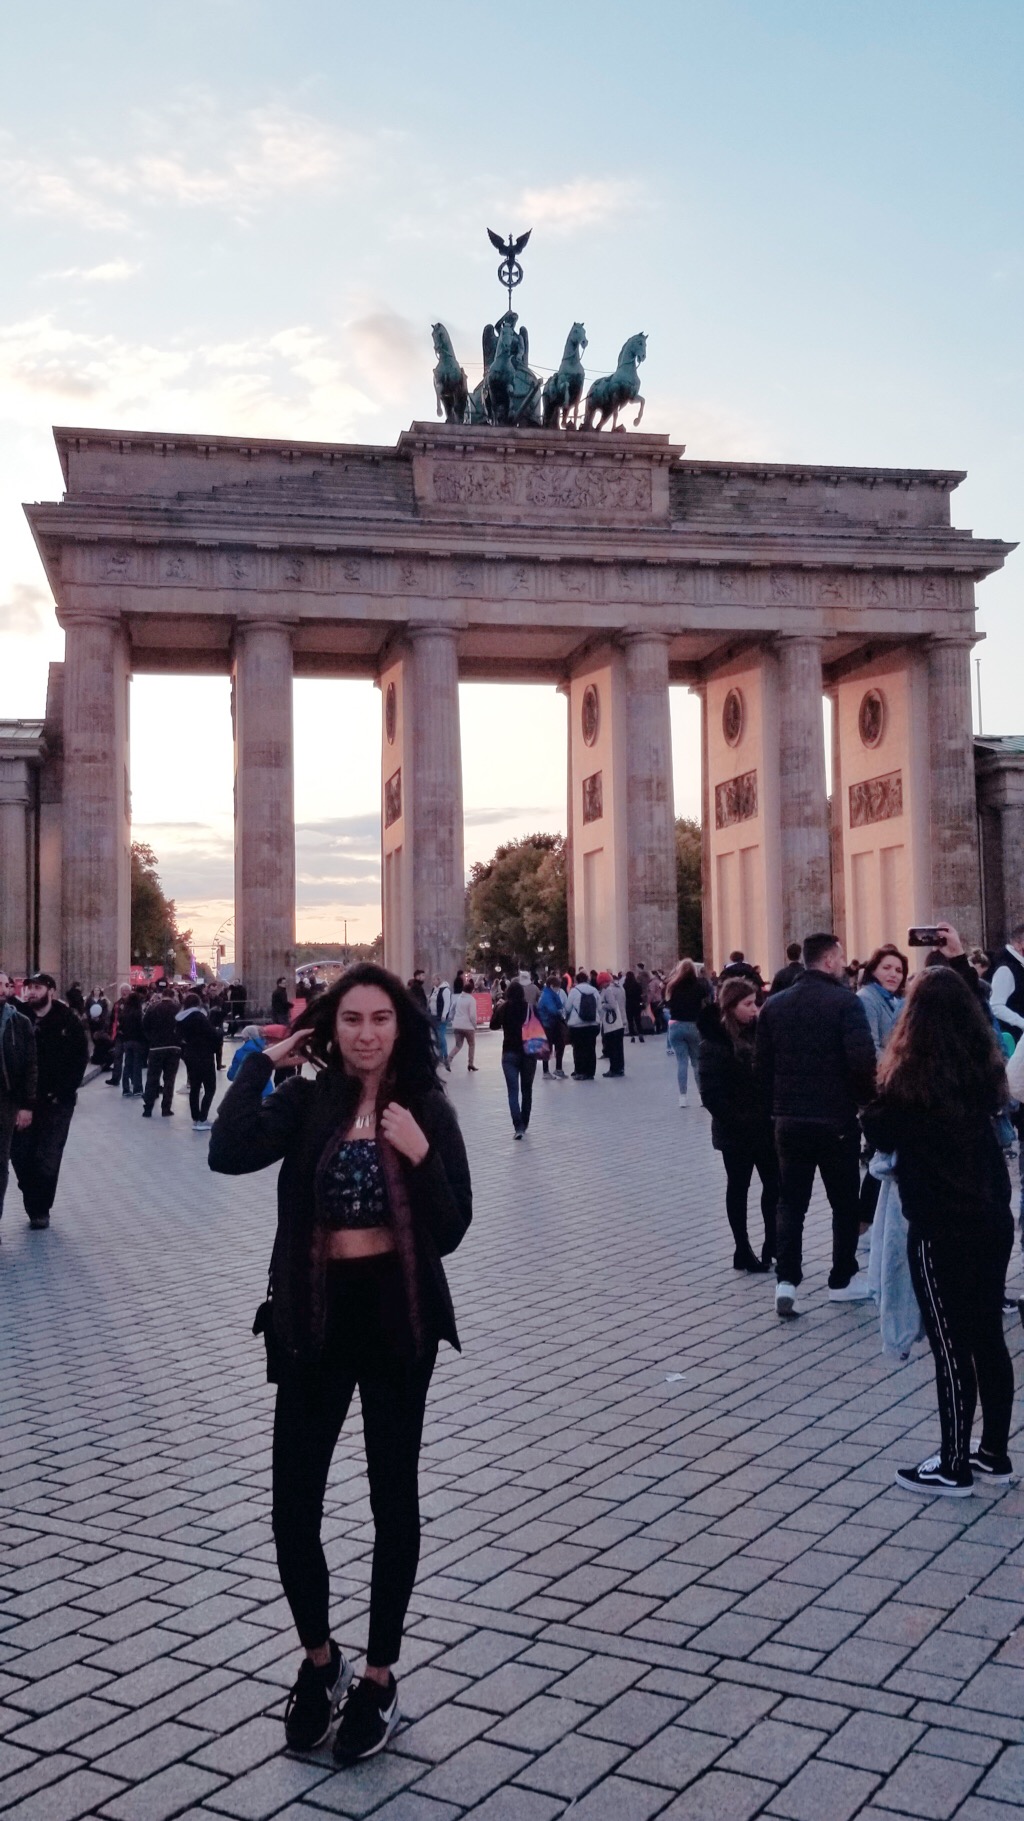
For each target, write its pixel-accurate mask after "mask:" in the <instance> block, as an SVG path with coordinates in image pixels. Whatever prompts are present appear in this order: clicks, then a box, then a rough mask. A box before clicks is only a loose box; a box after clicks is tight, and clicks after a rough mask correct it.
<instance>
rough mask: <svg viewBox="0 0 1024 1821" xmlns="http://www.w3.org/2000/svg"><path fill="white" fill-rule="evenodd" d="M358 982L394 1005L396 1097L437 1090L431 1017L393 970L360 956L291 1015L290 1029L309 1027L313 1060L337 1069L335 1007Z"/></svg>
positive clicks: (392, 1073) (403, 1098)
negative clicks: (383, 995) (395, 1021)
mask: <svg viewBox="0 0 1024 1821" xmlns="http://www.w3.org/2000/svg"><path fill="white" fill-rule="evenodd" d="M357 986H376V987H379V988H380V991H381V992H382V993H386V994H387V996H388V998H389V999H390V1001H391V1003H392V1005H393V1006H394V1008H395V1017H396V1018H397V1020H398V1037H397V1039H396V1041H395V1047H394V1049H393V1051H392V1053H391V1066H390V1069H389V1071H388V1080H389V1085H390V1087H391V1089H392V1091H393V1093H394V1095H395V1097H396V1098H397V1099H398V1100H400V1101H402V1102H407V1101H408V1100H410V1099H415V1098H417V1097H418V1096H420V1095H423V1094H427V1093H431V1092H433V1093H441V1092H442V1088H441V1083H440V1082H439V1080H438V1078H437V1045H436V1042H435V1039H434V1027H433V1025H432V1024H431V1022H430V1018H429V1016H428V1015H427V1013H426V1012H425V1011H424V1010H423V1008H422V1006H419V1005H417V1003H416V1001H415V999H414V998H413V997H412V994H411V993H409V992H407V990H406V988H405V987H404V986H403V985H402V982H401V981H400V980H399V978H398V976H397V975H396V974H392V973H389V971H388V969H387V968H386V967H378V966H377V965H376V963H375V962H373V961H360V962H359V963H358V964H357V965H356V966H355V967H350V968H349V969H348V971H347V973H344V974H342V975H340V977H339V978H338V979H337V980H336V981H335V982H334V985H333V986H330V987H328V989H327V991H326V992H325V993H319V994H318V995H317V997H316V998H315V999H311V1000H310V1001H309V1002H308V1004H307V1005H306V1007H305V1009H304V1010H303V1011H301V1012H300V1013H299V1014H298V1016H297V1017H296V1018H293V1019H292V1022H291V1026H290V1029H291V1030H293V1031H303V1030H308V1031H311V1032H312V1038H311V1040H310V1044H309V1054H310V1056H311V1058H312V1059H313V1060H314V1061H315V1062H320V1063H326V1064H327V1067H328V1068H330V1069H336V1070H338V1071H339V1072H340V1071H341V1066H342V1065H341V1056H340V1054H339V1052H338V1047H337V1044H336V1042H335V1037H334V1026H335V1022H336V1020H337V1016H338V1007H339V1005H340V1004H341V1002H342V1000H343V999H345V998H346V997H347V995H348V994H349V993H351V992H352V990H353V988H355V987H357Z"/></svg>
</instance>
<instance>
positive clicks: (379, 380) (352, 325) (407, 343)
mask: <svg viewBox="0 0 1024 1821" xmlns="http://www.w3.org/2000/svg"><path fill="white" fill-rule="evenodd" d="M345 335H346V337H347V339H348V341H349V343H350V345H351V348H352V353H353V357H354V360H355V365H356V369H357V371H358V373H359V376H360V378H361V379H364V380H365V381H366V383H367V386H368V388H369V390H370V391H371V392H372V393H373V395H374V396H375V397H377V398H384V399H387V400H389V401H390V400H392V399H399V398H404V397H405V396H406V395H407V393H408V390H409V387H410V386H412V385H415V384H416V381H417V379H421V378H422V375H423V371H424V368H425V366H426V367H429V366H432V365H433V359H434V357H433V355H432V353H431V349H430V341H429V339H428V338H427V336H426V335H425V334H424V330H423V326H422V325H421V324H418V323H414V322H410V320H409V318H408V317H407V316H399V315H397V313H396V312H395V311H394V310H387V309H377V310H370V311H369V312H368V313H367V314H366V315H365V316H357V317H356V318H355V320H354V321H352V322H349V323H346V325H345Z"/></svg>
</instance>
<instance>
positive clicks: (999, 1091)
mask: <svg viewBox="0 0 1024 1821" xmlns="http://www.w3.org/2000/svg"><path fill="white" fill-rule="evenodd" d="M942 927H943V928H944V929H945V928H947V926H942ZM943 947H944V949H945V950H946V952H947V953H948V954H949V955H950V956H951V957H952V958H953V960H954V961H955V959H956V958H957V952H958V950H959V937H957V936H956V932H955V931H950V932H949V934H948V935H947V936H946V937H945V938H944V941H943ZM965 966H966V963H965ZM958 973H959V970H958V969H956V968H955V967H954V966H939V967H929V968H926V969H925V971H924V973H923V974H918V976H917V978H916V979H915V980H914V981H912V983H911V985H910V988H909V990H908V992H907V997H906V1004H905V1007H904V1010H903V1012H902V1014H901V1016H900V1018H899V1020H898V1022H897V1024H896V1026H895V1029H894V1030H893V1032H892V1035H891V1036H890V1038H889V1042H888V1044H887V1045H886V1048H885V1052H884V1054H883V1056H882V1058H881V1061H880V1062H879V1065H878V1095H877V1098H876V1099H875V1100H874V1101H873V1102H872V1103H871V1105H870V1106H869V1107H867V1108H866V1109H865V1112H864V1113H863V1115H862V1121H863V1126H864V1134H865V1137H866V1138H867V1140H868V1143H869V1144H870V1145H871V1146H872V1148H873V1149H874V1150H876V1151H890V1152H892V1153H894V1170H895V1175H896V1181H897V1184H898V1186H899V1191H900V1201H901V1203H902V1207H903V1213H904V1214H905V1216H906V1219H907V1223H908V1229H909V1231H908V1237H907V1253H908V1257H909V1260H910V1275H911V1278H912V1280H913V1284H914V1291H915V1294H916V1296H917V1300H918V1302H919V1304H920V1306H921V1317H922V1320H923V1322H924V1328H925V1333H926V1334H927V1336H928V1341H929V1345H930V1346H931V1350H932V1353H933V1355H934V1359H935V1382H936V1388H937V1391H938V1403H939V1428H940V1432H941V1438H942V1439H941V1447H940V1449H939V1452H938V1453H937V1454H936V1455H933V1456H930V1457H929V1458H928V1459H927V1460H924V1461H920V1462H919V1463H918V1465H917V1466H914V1467H900V1468H899V1469H898V1471H897V1474H896V1481H897V1484H898V1485H900V1486H903V1487H905V1488H906V1489H907V1490H908V1491H910V1492H922V1493H937V1494H939V1495H940V1496H942V1497H945V1498H966V1497H968V1496H969V1494H970V1493H971V1491H972V1490H973V1487H974V1482H975V1480H976V1479H977V1480H980V1481H982V1482H984V1481H988V1482H989V1484H995V1485H1005V1484H1007V1483H1008V1481H1009V1480H1010V1478H1011V1475H1012V1471H1013V1470H1012V1467H1011V1465H1010V1458H1009V1454H1008V1452H1007V1448H1008V1444H1009V1435H1010V1419H1011V1415H1012V1412H1013V1363H1012V1361H1011V1359H1010V1355H1009V1353H1008V1351H1007V1347H1006V1341H1005V1339H1004V1337H1003V1315H1002V1300H1003V1284H1004V1282H1005V1278H1006V1267H1007V1263H1008V1262H1009V1257H1010V1250H1011V1247H1012V1245H1013V1218H1012V1215H1011V1213H1010V1178H1009V1175H1008V1172H1007V1168H1006V1162H1005V1159H1004V1156H1003V1151H1002V1147H1001V1145H1000V1142H999V1139H998V1137H997V1134H996V1131H995V1128H994V1124H993V1122H994V1120H995V1119H996V1117H997V1116H998V1115H999V1114H1000V1113H1001V1112H1002V1111H1003V1110H1004V1109H1005V1106H1006V1102H1007V1095H1008V1090H1007V1081H1006V1069H1005V1067H1004V1065H1003V1057H1002V1053H1001V1051H1000V1048H999V1045H998V1043H997V1041H996V1037H995V1033H994V1031H993V1029H992V1025H991V1023H990V1021H989V1019H988V1017H987V1015H986V1012H985V1010H984V1008H983V1006H982V1005H981V1004H980V1003H979V1001H978V998H977V996H976V995H975V993H974V992H973V991H972V990H971V988H970V986H969V985H967V984H966V982H965V981H964V980H963V979H961V978H958ZM979 1401H980V1403H981V1415H982V1429H981V1436H980V1438H979V1440H978V1442H977V1444H976V1445H975V1444H974V1443H972V1440H971V1427H972V1424H973V1421H974V1413H975V1409H976V1406H977V1404H978V1402H979Z"/></svg>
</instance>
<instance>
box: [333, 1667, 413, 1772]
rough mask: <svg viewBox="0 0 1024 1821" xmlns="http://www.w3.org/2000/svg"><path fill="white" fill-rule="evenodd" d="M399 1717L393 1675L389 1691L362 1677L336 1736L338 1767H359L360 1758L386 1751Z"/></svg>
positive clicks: (335, 1747)
mask: <svg viewBox="0 0 1024 1821" xmlns="http://www.w3.org/2000/svg"><path fill="white" fill-rule="evenodd" d="M400 1717H401V1716H400V1714H399V1712H398V1683H397V1682H396V1681H395V1678H394V1676H389V1677H388V1682H387V1687H386V1688H384V1687H382V1686H381V1684H380V1683H379V1682H371V1681H370V1680H369V1678H368V1677H367V1676H363V1677H362V1678H361V1680H360V1681H358V1682H357V1683H356V1684H355V1686H354V1687H353V1688H352V1690H351V1691H350V1693H349V1695H348V1697H347V1699H346V1701H345V1705H344V1707H343V1708H342V1710H341V1724H340V1725H339V1727H338V1730H337V1732H336V1734H335V1736H334V1762H335V1764H357V1763H358V1762H359V1760H360V1759H361V1758H372V1757H373V1756H374V1755H375V1753H377V1752H379V1751H383V1750H384V1747H385V1745H386V1744H387V1742H388V1740H389V1739H390V1737H391V1735H392V1733H393V1732H394V1730H395V1727H396V1726H397V1725H398V1722H399V1719H400Z"/></svg>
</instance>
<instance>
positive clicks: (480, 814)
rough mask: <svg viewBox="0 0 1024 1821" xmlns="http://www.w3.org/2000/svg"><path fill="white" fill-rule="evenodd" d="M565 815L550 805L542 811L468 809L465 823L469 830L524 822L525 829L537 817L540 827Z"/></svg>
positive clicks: (464, 818)
mask: <svg viewBox="0 0 1024 1821" xmlns="http://www.w3.org/2000/svg"><path fill="white" fill-rule="evenodd" d="M563 813H564V812H563V811H562V810H559V809H553V808H552V807H551V805H550V803H549V804H547V805H545V806H544V807H543V808H540V809H538V808H536V807H534V808H533V809H529V808H527V809H515V808H513V809H467V810H466V813H465V815H464V816H463V822H464V823H465V826H466V827H467V828H489V827H490V826H491V824H492V823H494V822H522V823H523V825H524V827H525V826H526V824H527V823H529V822H530V820H531V818H532V817H535V818H536V821H537V825H538V827H539V826H540V825H541V824H542V823H543V822H546V821H549V820H550V818H551V817H552V816H559V815H562V814H563Z"/></svg>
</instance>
